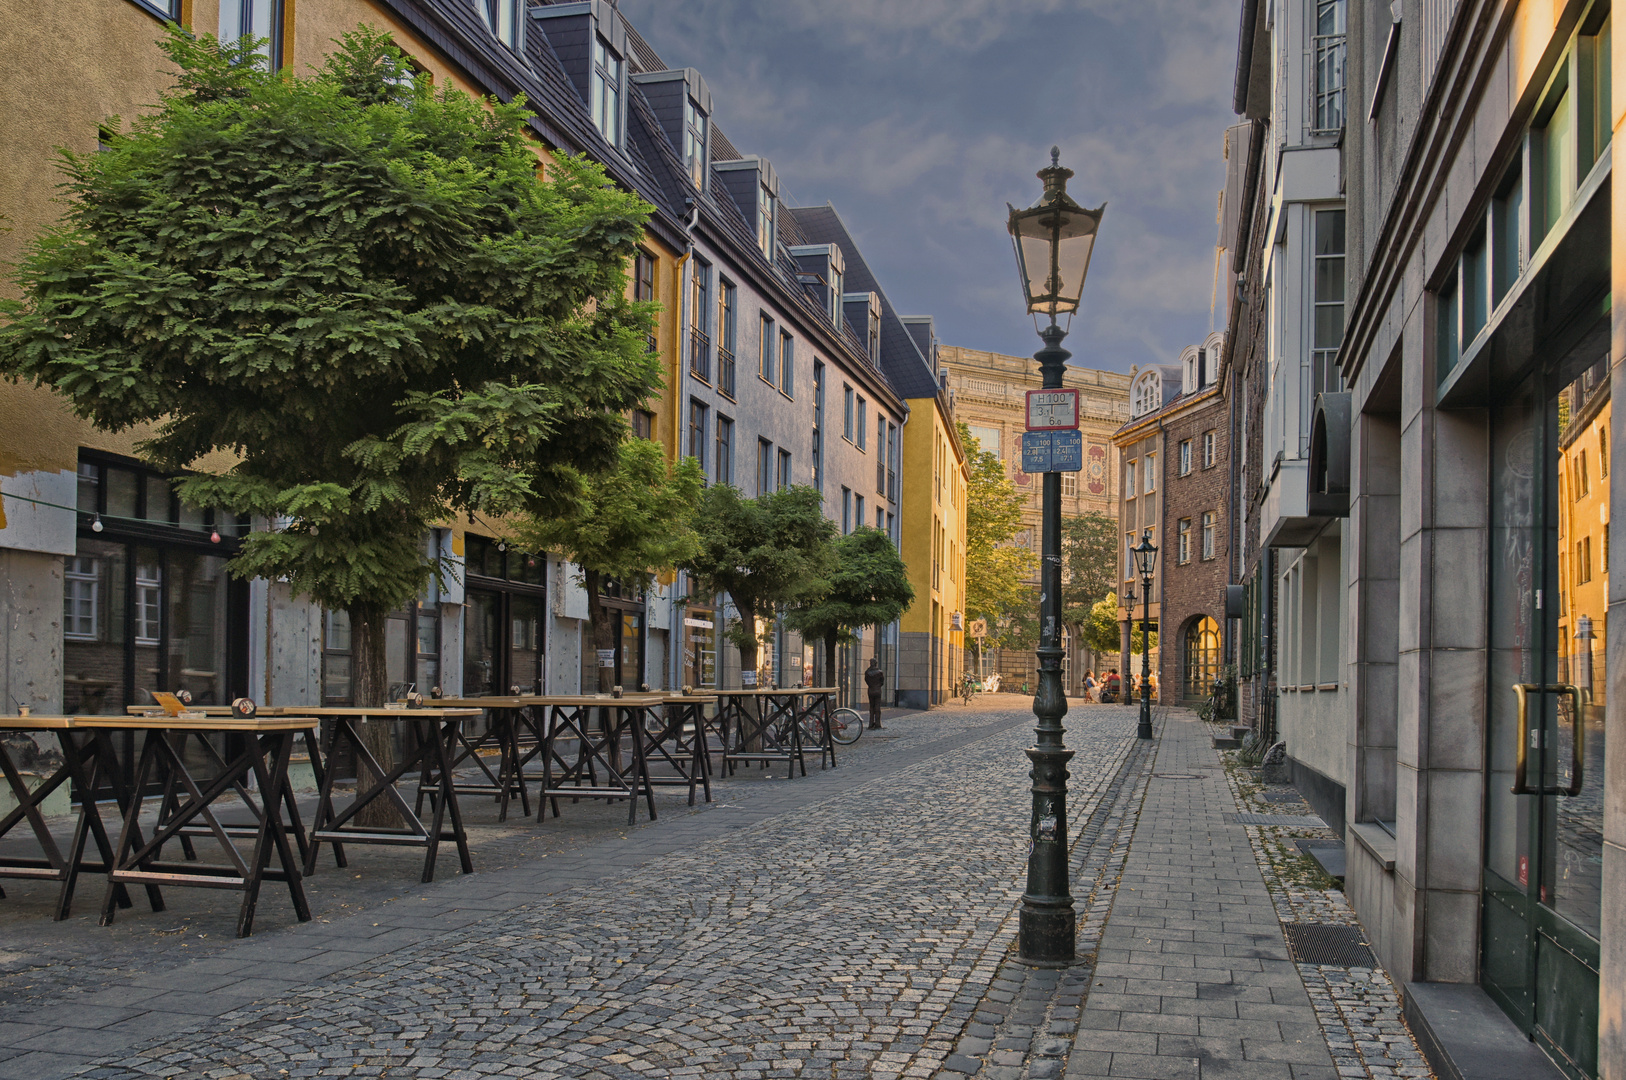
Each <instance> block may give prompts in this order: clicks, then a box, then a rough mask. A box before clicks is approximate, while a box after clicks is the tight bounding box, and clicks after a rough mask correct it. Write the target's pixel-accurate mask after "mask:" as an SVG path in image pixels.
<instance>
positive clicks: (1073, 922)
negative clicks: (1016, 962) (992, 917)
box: [1017, 896, 1078, 968]
mask: <svg viewBox="0 0 1626 1080" xmlns="http://www.w3.org/2000/svg"><path fill="white" fill-rule="evenodd" d="M1072 903H1073V902H1072V900H1071V898H1069V899H1068V901H1067V906H1066V907H1050V906H1042V905H1040V904H1034V903H1030V902H1029V901H1028V898H1027V897H1025V896H1024V897H1023V898H1022V911H1021V913H1020V915H1019V916H1018V919H1017V949H1018V958H1019V959H1020V961H1021V962H1022V963H1024V964H1026V965H1027V966H1028V967H1037V968H1064V967H1071V966H1072V963H1073V941H1074V938H1075V937H1076V936H1077V933H1078V921H1077V917H1076V916H1075V915H1074V914H1073V907H1072Z"/></svg>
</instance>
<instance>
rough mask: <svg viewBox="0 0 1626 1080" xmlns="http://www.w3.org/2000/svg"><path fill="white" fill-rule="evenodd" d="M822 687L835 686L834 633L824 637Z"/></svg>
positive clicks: (831, 632) (832, 631)
mask: <svg viewBox="0 0 1626 1080" xmlns="http://www.w3.org/2000/svg"><path fill="white" fill-rule="evenodd" d="M823 685H824V686H835V685H836V632H835V631H834V630H831V631H830V632H829V633H827V634H825V635H824V683H823Z"/></svg>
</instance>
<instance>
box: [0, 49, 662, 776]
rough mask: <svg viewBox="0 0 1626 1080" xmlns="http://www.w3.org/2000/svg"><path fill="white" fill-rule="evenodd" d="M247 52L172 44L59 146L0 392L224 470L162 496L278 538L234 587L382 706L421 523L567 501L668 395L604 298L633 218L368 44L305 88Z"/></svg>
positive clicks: (417, 567)
mask: <svg viewBox="0 0 1626 1080" xmlns="http://www.w3.org/2000/svg"><path fill="white" fill-rule="evenodd" d="M258 44H259V43H258V42H255V41H252V40H244V41H243V42H242V43H240V44H238V45H224V44H221V43H220V42H218V41H216V40H215V39H213V38H210V37H203V38H199V39H193V38H192V37H191V36H190V35H189V34H187V33H185V32H183V31H179V30H172V31H171V32H170V34H169V36H168V37H167V38H166V39H165V40H164V41H163V43H162V47H163V49H164V51H165V52H166V54H167V55H168V56H169V58H170V59H171V61H173V62H174V64H175V66H176V67H177V68H178V69H179V74H178V77H177V79H176V82H175V85H174V86H173V88H172V89H170V90H169V91H167V92H166V93H165V94H164V95H163V96H162V98H161V100H160V101H159V103H158V106H157V108H156V111H154V112H153V113H152V114H150V115H148V116H145V117H143V118H141V119H139V120H137V121H136V122H135V123H134V125H133V126H132V128H131V130H130V131H129V133H128V134H125V135H122V136H119V137H115V138H113V139H112V140H111V141H110V143H109V144H108V146H107V147H106V149H105V150H103V151H101V152H99V153H93V154H73V153H67V152H64V153H63V156H62V163H61V166H62V170H63V172H64V174H65V176H66V184H65V186H66V189H67V192H68V195H69V196H70V201H69V209H68V211H67V214H66V216H65V217H64V219H63V220H62V221H61V222H60V223H59V225H58V226H57V227H56V228H55V229H54V230H52V231H50V232H48V233H46V234H44V235H43V236H41V237H40V238H39V239H38V240H37V241H36V242H35V243H34V244H33V245H32V247H31V249H30V250H29V252H28V254H27V256H26V258H25V259H24V260H23V262H22V263H21V265H20V269H19V272H18V276H17V284H18V286H19V290H20V292H21V294H22V300H21V301H20V302H12V303H9V304H7V305H6V308H5V315H6V316H7V324H6V325H5V326H4V327H3V328H0V372H3V373H4V374H5V375H7V376H10V377H11V378H13V379H24V380H30V381H32V382H35V383H37V384H41V385H46V386H50V387H54V388H55V389H56V391H57V392H58V393H59V394H60V395H61V396H62V398H63V399H64V400H65V401H66V402H67V403H68V405H69V406H70V407H71V408H72V409H73V411H74V412H75V413H76V414H77V415H79V416H81V417H83V418H85V419H87V420H89V421H91V422H92V423H94V424H95V425H96V426H98V427H100V428H102V429H104V430H108V431H121V430H124V429H128V428H131V427H135V426H138V425H156V428H155V429H154V430H153V432H152V434H151V435H150V436H148V437H147V438H145V440H144V441H143V442H142V443H141V444H140V447H141V452H142V453H143V454H144V455H145V457H146V458H147V459H148V460H150V461H151V462H153V463H154V464H155V465H157V466H159V467H162V468H171V469H180V468H184V467H189V466H194V465H195V464H196V463H197V462H198V461H199V459H200V458H202V457H204V456H205V455H208V454H211V453H215V452H224V453H225V454H228V455H230V456H231V457H233V458H235V460H236V464H235V465H233V466H232V467H231V468H229V469H227V470H225V471H223V472H219V473H214V474H203V475H195V476H193V477H191V478H189V479H187V480H186V481H185V482H183V483H182V484H181V485H180V495H181V497H182V498H184V499H185V500H187V501H188V502H189V503H191V504H193V505H198V506H216V507H224V508H229V509H230V510H233V511H236V512H248V513H252V514H256V515H260V516H262V517H263V518H266V519H269V520H271V521H273V522H275V523H276V524H275V526H274V527H273V528H272V529H270V530H268V531H260V532H255V533H253V534H251V535H250V536H248V537H247V538H246V540H245V541H244V544H243V550H242V553H241V554H240V555H239V556H237V558H236V559H235V560H233V563H232V566H231V571H232V572H233V573H234V574H236V575H237V576H239V577H252V576H264V577H273V578H283V579H286V580H288V581H289V582H291V583H292V585H293V587H294V589H295V590H296V592H298V593H300V594H302V595H305V596H308V597H310V598H311V599H313V600H315V601H316V602H317V603H319V604H321V605H322V606H323V607H326V608H330V609H342V610H345V611H348V612H349V614H350V620H351V626H352V631H353V634H354V639H353V644H354V648H355V657H356V668H355V680H356V681H355V692H356V700H357V702H358V703H359V704H362V705H378V704H380V702H381V701H382V699H383V697H384V694H385V680H386V675H385V667H384V655H385V654H384V629H385V621H386V618H387V613H388V612H389V611H390V610H392V609H395V608H398V607H400V606H402V605H403V604H405V603H406V601H407V600H408V599H409V598H411V597H413V596H414V595H416V594H417V593H418V592H419V591H420V590H421V589H422V588H423V587H424V585H425V584H426V582H427V580H428V578H429V576H430V575H431V573H433V572H434V568H433V567H431V566H429V565H426V563H425V560H424V558H423V555H422V554H421V545H422V539H423V535H424V533H425V530H426V529H428V528H429V527H430V526H431V525H432V524H433V523H436V522H441V521H445V520H447V519H448V518H449V517H451V516H452V515H453V513H454V512H459V511H463V510H474V509H478V510H481V511H483V512H487V513H503V512H506V511H510V510H515V509H519V508H523V507H530V508H532V509H534V510H537V511H542V510H546V509H550V508H551V509H558V508H559V507H561V506H568V504H569V500H570V499H571V497H573V496H574V494H575V485H574V483H573V482H572V478H573V476H574V475H575V472H576V470H583V469H586V470H592V469H599V468H604V467H608V466H609V465H612V464H613V463H614V462H615V460H616V447H617V446H618V444H619V442H620V440H621V438H622V435H623V432H624V428H625V424H624V422H623V421H622V419H621V414H622V412H623V411H624V410H626V409H629V408H631V407H632V406H633V405H635V404H637V403H638V402H640V401H642V400H644V399H645V398H646V397H647V396H648V395H649V394H650V393H651V392H652V391H653V390H654V389H655V388H656V387H657V385H658V383H659V370H658V365H657V364H656V362H655V359H654V358H653V357H651V356H648V355H646V353H645V346H644V337H645V334H646V333H647V330H648V327H649V326H650V321H651V318H652V311H651V310H650V306H649V305H638V304H631V303H628V302H626V301H624V300H623V292H624V289H625V282H626V278H625V273H624V265H625V264H626V262H627V260H629V259H630V258H631V257H632V255H633V253H634V251H635V249H636V245H637V243H638V241H639V239H640V237H641V236H642V234H643V226H644V223H645V221H646V220H647V216H648V213H649V207H648V206H647V205H646V204H645V203H643V202H642V201H641V200H639V199H638V198H636V197H634V196H632V195H629V194H626V193H624V192H621V191H618V190H616V189H615V188H614V187H612V186H610V185H609V184H608V183H607V182H606V178H605V174H604V172H603V171H602V170H601V169H600V168H599V167H598V166H596V165H593V164H591V163H589V162H587V161H585V160H582V159H576V158H569V157H565V156H560V157H556V158H555V159H553V161H552V163H551V164H550V166H549V179H548V181H547V182H543V181H542V179H541V177H540V176H539V161H538V158H537V156H536V154H535V153H534V152H533V146H534V144H533V143H532V142H530V141H529V140H528V139H527V138H526V135H525V117H526V115H527V113H526V110H525V108H524V105H523V102H522V101H519V100H516V101H515V102H514V103H512V104H503V103H501V102H497V101H493V100H484V101H481V100H475V99H473V98H470V97H469V96H467V95H465V94H463V93H461V92H459V91H457V90H455V89H446V90H443V91H439V92H437V91H435V90H434V89H433V88H432V87H431V86H430V85H429V83H428V81H427V80H419V79H416V78H415V77H414V74H413V70H412V68H411V66H410V65H409V64H408V63H407V61H406V59H405V58H404V57H403V56H402V55H401V53H400V52H399V51H398V50H397V49H396V48H395V47H394V46H393V45H391V44H390V42H389V37H388V35H387V34H385V33H384V32H382V31H375V30H369V29H365V28H363V29H359V30H357V31H355V32H353V33H350V34H347V35H346V36H345V37H344V38H343V39H342V41H341V42H340V43H339V47H338V49H337V51H336V52H335V54H334V55H332V56H330V57H329V59H328V61H327V62H326V64H325V65H324V66H323V67H322V68H321V69H320V70H319V71H317V72H314V73H313V74H311V75H310V76H309V77H294V76H293V75H291V74H288V73H271V72H268V71H266V70H265V69H264V68H263V67H262V66H260V63H259V62H258V61H257V59H256V58H255V56H254V49H255V48H256V47H257V45H258ZM380 734H381V737H382V733H380ZM379 749H380V750H381V751H385V752H386V753H387V743H383V744H381V745H380V747H379Z"/></svg>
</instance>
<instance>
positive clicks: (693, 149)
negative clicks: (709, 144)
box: [683, 97, 706, 191]
mask: <svg viewBox="0 0 1626 1080" xmlns="http://www.w3.org/2000/svg"><path fill="white" fill-rule="evenodd" d="M683 161H684V163H685V164H686V165H688V167H689V179H690V180H692V181H694V186H695V188H696V189H698V190H700V191H704V190H706V114H705V113H704V112H702V111H701V110H700V106H698V105H696V104H695V103H694V99H693V98H688V97H686V98H684V99H683Z"/></svg>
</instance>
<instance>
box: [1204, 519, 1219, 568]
mask: <svg viewBox="0 0 1626 1080" xmlns="http://www.w3.org/2000/svg"><path fill="white" fill-rule="evenodd" d="M1218 518H1219V514H1217V513H1215V512H1214V511H1213V510H1204V511H1203V558H1205V559H1212V558H1213V557H1214V536H1215V533H1216V532H1217V531H1218V530H1217V529H1216V528H1215V524H1216V521H1217V519H1218Z"/></svg>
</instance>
